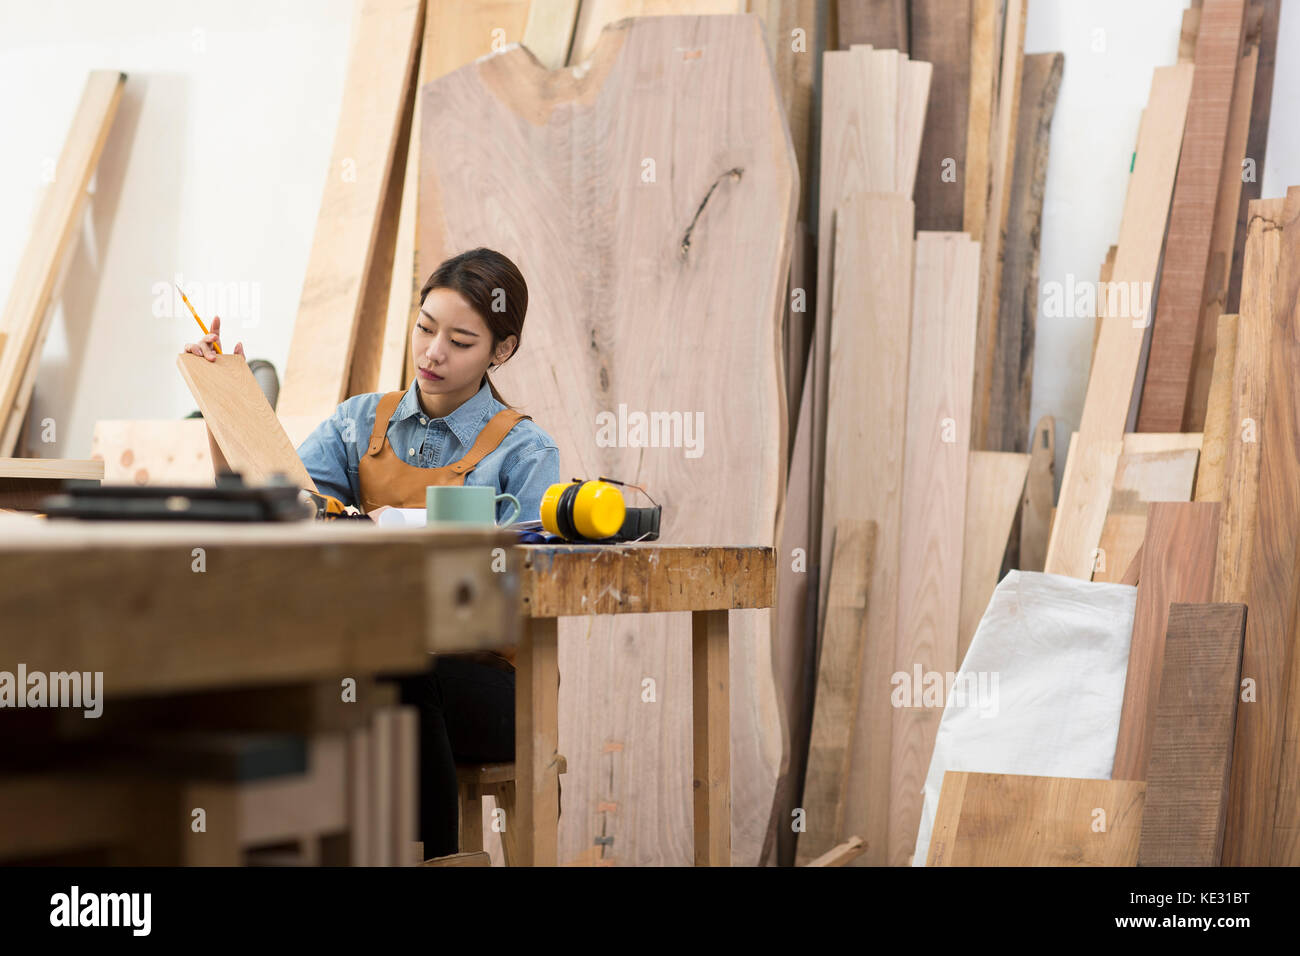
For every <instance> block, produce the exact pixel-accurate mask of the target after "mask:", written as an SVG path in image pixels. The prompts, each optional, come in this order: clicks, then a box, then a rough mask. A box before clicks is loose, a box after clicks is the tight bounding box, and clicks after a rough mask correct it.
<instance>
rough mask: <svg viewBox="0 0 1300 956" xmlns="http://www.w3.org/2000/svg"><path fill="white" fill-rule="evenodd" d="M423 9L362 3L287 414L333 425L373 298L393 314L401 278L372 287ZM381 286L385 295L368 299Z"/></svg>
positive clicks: (405, 3)
mask: <svg viewBox="0 0 1300 956" xmlns="http://www.w3.org/2000/svg"><path fill="white" fill-rule="evenodd" d="M423 9H424V8H423V4H422V3H421V2H420V0H360V2H359V5H358V7H357V13H356V17H355V19H354V22H353V33H352V36H353V39H352V49H351V53H350V54H349V59H348V68H347V74H346V75H347V79H346V81H345V83H344V87H343V103H342V106H341V107H340V111H339V125H338V130H337V132H336V133H335V136H334V149H333V152H332V153H331V155H330V165H329V172H328V173H327V175H326V177H325V190H324V193H323V195H322V196H321V207H320V214H319V216H318V217H317V219H316V232H315V236H314V237H313V239H312V249H311V254H310V256H309V257H308V260H307V274H306V276H305V277H304V279H303V287H302V295H301V297H300V299H299V302H298V315H297V318H296V319H295V321H294V328H293V338H292V339H291V340H290V343H289V358H288V360H287V361H286V363H285V368H284V377H283V381H282V383H281V386H280V398H279V401H278V403H277V405H278V408H279V409H280V411H282V412H284V413H285V414H289V415H316V416H317V417H318V418H324V417H325V416H327V415H329V414H330V412H332V411H333V410H334V407H335V406H336V405H337V404H338V403H339V402H341V401H342V400H343V399H344V398H347V392H348V385H349V381H350V378H351V372H352V351H353V348H354V346H355V344H356V339H357V329H358V325H359V323H360V321H361V316H362V312H363V306H364V305H365V303H366V301H367V295H370V296H371V297H372V298H371V302H372V303H374V302H382V303H383V309H382V310H381V314H382V313H383V312H386V304H387V293H388V291H389V289H390V281H391V275H390V274H382V275H375V276H374V278H373V280H372V272H371V269H372V266H373V264H374V260H375V256H376V250H377V249H380V248H381V247H382V245H383V244H382V242H381V241H380V233H381V226H382V225H383V208H384V204H385V199H386V198H387V197H388V196H389V193H390V190H389V186H390V177H391V176H392V173H393V168H394V164H395V159H396V154H397V147H398V143H399V139H400V132H401V125H402V117H403V113H404V106H405V104H406V101H407V91H408V89H409V85H410V83H411V82H412V80H413V78H414V68H415V62H416V51H417V49H418V42H419V38H420V32H419V26H420V22H421V20H420V18H421V16H422V14H423ZM393 212H394V213H395V212H396V210H395V209H394V210H393ZM392 228H393V229H395V228H396V227H395V224H394V225H393V226H392ZM392 236H393V233H392V232H391V231H390V232H389V238H388V241H389V242H392V241H393V239H392ZM378 271H379V272H382V269H381V270H378ZM372 281H373V282H376V283H378V289H377V290H376V292H370V293H368V290H367V288H366V286H367V284H368V283H371V282H372ZM379 293H382V297H380V298H378V299H376V298H375V296H377V295H378V294H379ZM372 308H379V306H372Z"/></svg>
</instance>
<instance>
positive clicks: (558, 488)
mask: <svg viewBox="0 0 1300 956" xmlns="http://www.w3.org/2000/svg"><path fill="white" fill-rule="evenodd" d="M618 485H624V482H621V481H616V480H615V479H613V478H605V477H601V478H599V479H597V480H595V481H581V480H579V479H577V478H574V479H573V481H571V482H567V483H561V484H558V485H551V486H550V487H549V488H547V489H546V493H545V494H543V495H542V503H541V508H540V515H541V519H542V528H543V529H544V530H546V531H547V532H548V533H550V534H555V535H559V536H560V537H561V538H564V540H566V541H589V542H606V541H638V540H640V541H654V540H656V539H657V538H658V537H659V517H660V513H661V511H662V509H661V508H660V507H659V505H655V506H654V507H653V508H629V507H628V506H627V504H626V502H625V501H624V500H623V493H622V492H621V491H620V490H619V489H618V487H616V486H618ZM624 486H625V487H630V488H637V490H638V491H640V492H641V493H642V494H645V489H643V488H639V487H637V486H636V485H624ZM646 497H647V498H649V497H650V496H649V495H648V494H646ZM651 500H652V501H653V500H654V499H651Z"/></svg>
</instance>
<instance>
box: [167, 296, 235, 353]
mask: <svg viewBox="0 0 1300 956" xmlns="http://www.w3.org/2000/svg"><path fill="white" fill-rule="evenodd" d="M176 291H177V292H179V293H180V294H181V298H182V299H183V300H184V301H185V305H186V306H187V307H188V308H189V310H190V315H192V316H194V321H195V322H197V323H199V328H201V329H202V330H203V334H204V335H207V334H208V327H207V326H206V325H204V324H203V320H202V319H200V318H199V314H198V313H197V312H195V311H194V306H192V305H190V300H189V299H187V298H186V297H185V290H184V289H182V288H181V287H180V286H179V285H178V286H176ZM212 347H213V348H215V349H216V350H217V354H218V355H224V354H225V353H224V352H222V351H221V343H220V342H213V343H212Z"/></svg>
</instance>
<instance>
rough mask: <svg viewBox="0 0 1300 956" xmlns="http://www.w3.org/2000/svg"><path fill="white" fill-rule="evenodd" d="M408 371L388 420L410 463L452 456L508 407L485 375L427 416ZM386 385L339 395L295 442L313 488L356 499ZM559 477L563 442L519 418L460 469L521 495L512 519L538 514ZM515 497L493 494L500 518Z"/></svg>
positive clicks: (429, 463)
mask: <svg viewBox="0 0 1300 956" xmlns="http://www.w3.org/2000/svg"><path fill="white" fill-rule="evenodd" d="M418 388H419V385H418V383H417V382H416V381H415V380H414V379H413V380H412V381H411V387H410V388H408V389H407V390H406V394H405V395H403V396H402V400H401V401H400V402H398V403H397V410H396V411H394V412H393V416H392V418H390V419H389V424H388V441H389V444H391V445H392V447H393V451H394V453H396V455H397V457H398V458H400V459H401V460H402V461H404V462H406V463H407V464H408V465H415V466H417V467H420V468H438V467H441V466H443V465H451V464H455V463H456V462H457V461H459V460H460V459H461V458H463V457H465V455H467V454H468V453H469V450H470V449H471V448H472V447H474V441H475V440H476V439H477V438H478V435H479V432H481V431H482V430H483V428H484V426H486V425H487V423H488V421H489V420H490V419H491V418H492V416H493V415H495V414H496V413H497V412H499V411H501V409H503V408H505V406H504V405H502V404H501V403H500V402H498V401H497V400H496V399H495V398H493V397H492V391H491V388H490V387H489V385H488V383H487V378H486V376H485V377H484V381H483V384H482V386H480V388H479V390H478V392H477V394H475V395H474V396H473V397H472V398H470V399H469V400H468V401H466V402H465V403H464V404H463V405H461V406H460V407H459V408H457V409H456V410H455V411H453V412H452V413H451V414H450V415H447V416H446V417H445V418H429V416H428V415H426V414H425V412H424V409H422V408H421V407H420V400H419V397H418V396H417V394H416V390H417V389H418ZM383 397H384V393H383V392H368V393H366V394H364V395H354V396H352V397H351V398H349V399H346V400H344V401H343V402H342V403H340V405H339V406H338V408H336V409H335V410H334V414H333V415H331V416H330V417H329V418H327V419H326V420H325V421H323V422H321V423H320V424H319V425H317V426H316V429H315V431H313V432H312V433H311V434H310V435H308V436H307V437H306V438H305V439H304V440H303V443H302V444H301V445H299V446H298V456H299V457H300V458H301V459H302V463H303V464H304V465H305V466H306V467H307V473H308V474H309V475H311V477H312V480H313V481H315V482H316V488H317V489H318V490H319V491H320V492H321V493H322V494H326V495H333V496H334V497H335V498H338V499H339V501H341V502H343V503H344V504H345V505H355V506H356V507H358V508H359V507H361V479H360V477H359V473H358V468H359V465H360V461H361V458H362V456H364V455H365V453H366V450H367V448H369V446H370V433H371V431H373V430H374V426H375V411H376V409H377V408H378V406H379V400H380V399H381V398H383ZM559 480H560V450H559V448H558V447H557V446H556V444H555V441H554V439H552V438H551V436H550V435H548V434H547V433H546V432H545V431H543V430H542V429H541V428H539V427H538V426H537V425H536V424H535V423H533V422H532V421H530V420H528V419H522V420H520V421H519V423H518V424H516V425H515V427H514V428H512V429H510V431H509V433H508V434H507V435H506V437H505V438H503V439H502V440H501V444H500V445H498V446H497V447H496V448H495V449H494V450H493V451H492V452H491V453H490V454H488V455H487V456H485V457H484V458H483V460H482V461H480V462H479V463H478V464H477V465H475V466H474V469H473V470H472V471H470V472H469V473H468V474H467V475H465V484H466V485H487V486H490V487H492V488H495V489H496V491H497V492H498V493H499V492H509V493H510V494H512V495H514V496H515V497H516V498H518V499H519V514H518V515H517V516H516V517H515V519H514V520H515V521H536V520H537V518H538V510H539V508H540V507H541V502H542V493H543V492H545V491H546V489H547V487H548V486H550V485H553V484H555V483H556V482H558V481H559ZM512 511H514V505H513V504H512V503H511V502H510V501H508V500H502V501H498V502H497V521H498V522H500V521H501V520H502V519H504V518H506V517H508V516H509V515H510V513H511V512H512Z"/></svg>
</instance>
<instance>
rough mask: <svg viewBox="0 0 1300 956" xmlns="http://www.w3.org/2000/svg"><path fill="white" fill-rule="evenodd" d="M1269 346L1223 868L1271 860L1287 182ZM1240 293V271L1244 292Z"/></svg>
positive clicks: (1285, 627) (1292, 593)
mask: <svg viewBox="0 0 1300 956" xmlns="http://www.w3.org/2000/svg"><path fill="white" fill-rule="evenodd" d="M1282 215H1283V224H1284V225H1283V230H1282V237H1281V246H1280V256H1279V259H1278V274H1277V284H1276V288H1275V293H1274V301H1273V314H1272V317H1271V325H1272V327H1273V332H1272V341H1271V343H1270V346H1269V350H1268V361H1267V369H1268V386H1267V388H1268V404H1267V406H1266V407H1265V409H1264V418H1263V420H1262V422H1261V423H1260V425H1259V434H1258V436H1257V437H1258V440H1259V503H1258V508H1257V512H1256V513H1257V520H1256V532H1255V540H1254V543H1253V546H1252V548H1251V551H1250V581H1249V584H1248V586H1247V589H1246V600H1245V602H1244V603H1245V604H1246V606H1247V607H1248V608H1250V619H1249V620H1248V621H1247V622H1246V645H1245V650H1244V651H1243V655H1242V668H1241V669H1242V673H1243V674H1245V675H1247V676H1248V677H1250V678H1252V679H1253V680H1254V682H1255V684H1254V689H1255V694H1256V695H1257V696H1256V700H1255V701H1254V702H1253V703H1251V704H1250V706H1248V707H1244V708H1242V710H1241V712H1240V713H1239V714H1238V720H1237V736H1236V746H1235V747H1234V749H1233V755H1232V784H1231V787H1230V789H1229V793H1228V822H1227V830H1226V832H1225V835H1224V842H1223V863H1224V865H1225V866H1262V865H1266V864H1268V863H1270V862H1271V844H1272V840H1273V823H1274V813H1275V810H1276V808H1277V795H1278V781H1279V772H1280V766H1281V761H1282V750H1283V747H1282V743H1283V736H1284V729H1285V718H1286V710H1287V707H1288V701H1287V693H1288V683H1289V681H1290V679H1291V677H1292V673H1291V664H1292V657H1293V653H1294V635H1295V614H1296V592H1297V585H1298V584H1300V582H1297V580H1296V573H1295V572H1296V566H1297V565H1296V559H1297V555H1298V551H1297V548H1298V546H1300V540H1298V539H1300V500H1297V497H1298V496H1297V489H1300V415H1298V414H1297V413H1298V411H1300V409H1298V407H1297V406H1298V405H1300V401H1298V399H1300V387H1298V386H1300V381H1298V380H1297V378H1296V368H1297V365H1300V337H1298V335H1297V333H1298V332H1300V324H1298V323H1300V311H1298V307H1300V301H1298V299H1300V221H1298V220H1300V186H1292V187H1291V188H1289V189H1288V190H1287V194H1286V206H1285V209H1284V211H1283V214H1282ZM1246 292H1247V288H1246V285H1245V281H1244V279H1243V284H1242V293H1243V298H1244V296H1245V294H1246Z"/></svg>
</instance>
